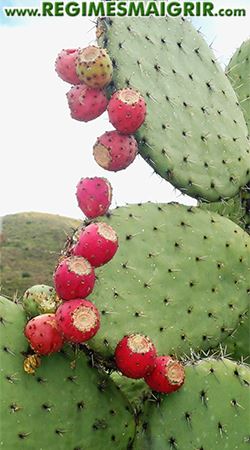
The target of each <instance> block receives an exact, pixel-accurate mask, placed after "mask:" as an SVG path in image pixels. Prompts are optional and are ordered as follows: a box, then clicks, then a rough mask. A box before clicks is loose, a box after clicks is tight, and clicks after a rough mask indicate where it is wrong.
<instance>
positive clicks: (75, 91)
mask: <svg viewBox="0 0 250 450" xmlns="http://www.w3.org/2000/svg"><path fill="white" fill-rule="evenodd" d="M66 95H67V99H68V104H69V108H70V111H71V117H72V118H73V119H76V120H81V121H83V122H89V120H93V119H96V118H97V117H99V116H100V115H101V114H102V113H104V111H105V110H106V109H107V105H108V99H107V97H106V96H105V94H104V91H103V90H101V89H93V88H90V87H88V86H86V85H84V84H82V85H77V86H72V88H71V89H70V91H69V92H68V93H67V94H66Z"/></svg>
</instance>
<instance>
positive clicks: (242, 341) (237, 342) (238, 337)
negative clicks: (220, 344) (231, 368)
mask: <svg viewBox="0 0 250 450" xmlns="http://www.w3.org/2000/svg"><path fill="white" fill-rule="evenodd" d="M224 345H225V346H226V351H227V354H229V355H230V358H233V359H236V360H239V361H241V360H243V361H245V362H247V363H248V364H249V363H250V314H249V309H248V311H247V312H246V314H245V315H244V316H243V317H242V320H241V321H240V323H239V325H238V327H237V328H236V330H235V331H234V332H233V333H232V334H231V335H230V336H228V337H227V338H226V340H225V342H224Z"/></svg>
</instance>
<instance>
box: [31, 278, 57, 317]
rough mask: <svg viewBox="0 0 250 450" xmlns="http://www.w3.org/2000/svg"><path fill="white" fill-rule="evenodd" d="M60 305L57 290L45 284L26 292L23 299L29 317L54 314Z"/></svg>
mask: <svg viewBox="0 0 250 450" xmlns="http://www.w3.org/2000/svg"><path fill="white" fill-rule="evenodd" d="M60 303H61V301H60V299H59V297H58V296H57V294H56V291H55V289H54V288H53V287H51V286H47V285H45V284H37V285H35V286H32V287H30V288H29V289H27V290H26V291H25V293H24V295H23V299H22V304H23V308H24V311H25V312H26V314H27V316H28V317H35V316H38V315H39V314H46V313H54V312H55V311H56V309H57V307H58V306H59V305H60Z"/></svg>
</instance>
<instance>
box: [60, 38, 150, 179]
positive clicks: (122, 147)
mask: <svg viewBox="0 0 250 450" xmlns="http://www.w3.org/2000/svg"><path fill="white" fill-rule="evenodd" d="M56 71H57V73H58V75H59V76H60V78H62V79H63V80H64V81H66V82H69V83H72V84H74V86H72V88H71V89H70V91H69V92H68V93H67V99H68V104H69V108H70V111H71V117H72V118H73V119H76V120H80V121H84V122H88V121H89V120H93V119H96V118H97V117H99V116H100V115H101V114H102V113H104V111H105V110H106V109H107V110H108V115H109V121H110V123H111V124H112V125H113V126H114V128H115V130H114V131H109V132H106V133H104V134H103V135H102V136H100V137H99V138H98V139H97V141H96V143H95V145H94V148H93V154H94V158H95V160H96V162H97V163H98V164H99V165H100V166H101V167H102V168H104V169H106V170H111V171H115V172H117V171H119V170H123V169H125V168H126V167H128V166H129V165H130V164H131V163H132V162H133V161H134V159H135V157H136V155H137V152H138V146H137V141H136V140H135V139H134V137H133V136H132V134H133V133H135V132H136V131H137V130H138V129H139V128H140V126H141V125H142V124H143V122H144V120H145V116H146V103H145V100H144V98H143V97H142V96H141V94H140V93H139V92H138V91H136V90H134V89H130V88H123V89H120V90H118V91H117V92H115V93H114V94H113V95H112V97H111V99H110V100H109V101H108V99H107V96H106V94H105V92H104V89H103V88H104V87H107V86H108V85H109V84H110V82H111V81H112V73H113V66H112V61H111V59H110V57H109V55H108V53H107V52H106V50H104V49H103V48H100V47H96V46H94V45H92V46H89V47H87V48H84V49H78V50H76V49H75V50H62V51H61V53H60V54H59V55H58V58H57V60H56Z"/></svg>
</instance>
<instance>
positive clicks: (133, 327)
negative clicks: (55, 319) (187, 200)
mask: <svg viewBox="0 0 250 450" xmlns="http://www.w3.org/2000/svg"><path fill="white" fill-rule="evenodd" d="M108 217H109V218H107V223H108V224H110V225H111V226H112V227H113V228H114V230H116V231H117V233H118V237H119V249H118V252H117V253H116V255H115V257H114V258H113V259H112V261H110V262H109V264H107V265H106V266H103V267H102V268H100V269H98V271H97V281H96V285H95V289H94V291H93V292H92V294H91V300H92V301H93V302H94V303H95V304H96V306H97V307H98V308H99V311H100V312H101V316H102V317H101V328H100V330H99V332H98V334H97V335H96V336H95V337H94V338H93V339H92V340H91V342H90V345H91V347H92V348H93V349H94V350H96V351H98V352H100V353H101V354H102V355H103V356H105V357H111V356H113V354H114V350H115V347H116V345H117V343H118V341H119V340H120V339H122V337H123V336H124V335H126V334H129V333H135V332H137V333H142V334H145V335H148V336H149V337H150V338H151V339H152V340H153V342H154V344H155V345H156V347H157V350H158V352H159V353H163V354H164V353H171V354H177V355H183V354H184V353H188V352H189V351H190V347H191V348H193V349H194V350H197V349H201V348H202V349H208V348H210V347H214V346H217V345H218V343H219V342H221V341H222V340H223V339H224V338H225V337H226V336H227V335H228V334H230V333H232V332H233V330H234V329H235V328H236V326H237V324H238V321H239V320H240V319H239V316H240V317H241V315H242V314H243V313H244V312H245V311H246V309H247V306H248V297H249V289H250V285H249V273H248V267H249V262H250V253H249V245H250V239H249V236H248V235H247V233H245V232H244V231H243V230H242V229H241V228H240V227H238V226H237V225H235V224H234V223H233V222H231V221H229V220H228V219H225V218H224V217H221V216H219V215H217V214H211V213H208V212H204V211H201V210H200V209H198V208H194V207H186V206H184V205H178V204H153V203H146V204H141V205H130V206H126V207H121V208H117V209H115V210H114V211H112V213H111V214H110V215H109V216H108ZM102 220H103V219H102Z"/></svg>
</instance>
